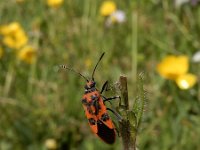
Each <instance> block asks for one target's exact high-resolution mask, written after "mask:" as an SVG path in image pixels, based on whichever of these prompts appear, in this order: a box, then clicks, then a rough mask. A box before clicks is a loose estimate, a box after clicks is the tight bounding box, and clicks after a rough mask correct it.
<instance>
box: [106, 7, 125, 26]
mask: <svg viewBox="0 0 200 150" xmlns="http://www.w3.org/2000/svg"><path fill="white" fill-rule="evenodd" d="M125 21H126V15H125V13H124V11H122V10H116V11H115V12H113V13H112V14H111V15H110V16H109V17H108V18H107V20H106V25H107V26H110V25H111V24H114V23H123V22H125Z"/></svg>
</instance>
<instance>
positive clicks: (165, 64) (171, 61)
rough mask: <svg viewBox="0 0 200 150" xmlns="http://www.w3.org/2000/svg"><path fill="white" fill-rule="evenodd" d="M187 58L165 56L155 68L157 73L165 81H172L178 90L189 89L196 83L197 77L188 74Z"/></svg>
mask: <svg viewBox="0 0 200 150" xmlns="http://www.w3.org/2000/svg"><path fill="white" fill-rule="evenodd" d="M188 68H189V62H188V57H187V56H184V55H182V56H173V55H171V56H167V57H166V58H164V59H163V60H162V61H161V63H159V64H158V66H157V71H158V73H159V74H160V75H161V76H163V77H164V78H166V79H170V80H174V81H175V82H176V84H177V85H178V87H179V88H180V89H189V88H191V87H192V86H194V85H195V83H196V82H197V77H196V76H195V75H193V74H191V73H188Z"/></svg>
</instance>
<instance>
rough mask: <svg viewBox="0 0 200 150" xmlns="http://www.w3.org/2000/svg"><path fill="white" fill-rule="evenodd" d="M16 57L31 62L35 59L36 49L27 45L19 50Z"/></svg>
mask: <svg viewBox="0 0 200 150" xmlns="http://www.w3.org/2000/svg"><path fill="white" fill-rule="evenodd" d="M18 58H19V59H20V60H22V61H25V62H26V63H28V64H32V63H33V62H34V61H35V59H36V50H35V49H34V48H33V47H32V46H30V45H27V46H25V47H23V48H22V49H21V50H19V52H18Z"/></svg>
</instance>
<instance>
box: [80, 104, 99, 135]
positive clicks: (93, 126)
mask: <svg viewBox="0 0 200 150" xmlns="http://www.w3.org/2000/svg"><path fill="white" fill-rule="evenodd" d="M83 108H84V110H85V115H86V117H87V119H88V122H89V125H90V127H91V129H92V131H93V132H94V133H95V134H97V132H98V129H97V117H96V116H95V115H93V114H91V113H89V111H91V107H87V106H85V105H83Z"/></svg>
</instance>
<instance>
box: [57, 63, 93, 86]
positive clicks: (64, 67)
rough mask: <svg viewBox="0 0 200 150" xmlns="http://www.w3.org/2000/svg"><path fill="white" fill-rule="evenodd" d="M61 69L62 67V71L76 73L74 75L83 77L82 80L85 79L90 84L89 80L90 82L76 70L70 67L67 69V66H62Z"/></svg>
mask: <svg viewBox="0 0 200 150" xmlns="http://www.w3.org/2000/svg"><path fill="white" fill-rule="evenodd" d="M59 67H60V68H61V69H66V70H69V71H72V72H74V73H76V74H78V75H80V76H81V77H82V78H84V79H85V80H86V81H87V82H89V80H88V79H87V78H86V77H85V76H84V75H82V74H81V73H79V72H77V71H75V70H74V69H72V68H69V67H67V66H65V65H60V66H59Z"/></svg>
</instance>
